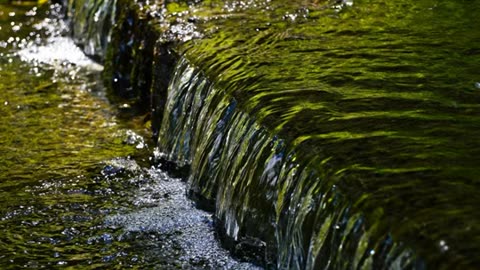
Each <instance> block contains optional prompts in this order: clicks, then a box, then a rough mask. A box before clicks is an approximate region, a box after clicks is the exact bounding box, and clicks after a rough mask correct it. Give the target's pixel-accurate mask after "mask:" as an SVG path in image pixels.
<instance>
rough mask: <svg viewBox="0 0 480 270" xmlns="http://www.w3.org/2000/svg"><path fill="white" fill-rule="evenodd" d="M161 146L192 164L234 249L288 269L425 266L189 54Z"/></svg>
mask: <svg viewBox="0 0 480 270" xmlns="http://www.w3.org/2000/svg"><path fill="white" fill-rule="evenodd" d="M159 147H160V150H161V151H162V152H164V153H166V154H167V155H168V159H170V160H175V161H177V162H180V163H181V164H190V165H191V176H190V178H189V180H188V181H189V185H190V190H191V193H192V195H193V196H194V197H195V196H199V197H201V198H203V199H204V200H206V201H209V202H211V203H212V206H214V207H213V208H214V209H215V216H216V218H217V219H218V223H219V224H220V226H221V229H222V230H223V231H224V233H225V235H226V236H227V238H229V239H231V240H232V242H234V245H233V249H241V248H242V247H244V246H245V245H246V246H248V247H250V248H252V247H253V248H256V249H257V253H256V254H255V256H256V257H257V259H261V260H263V261H266V262H267V263H273V262H276V267H278V268H280V269H290V268H296V269H322V268H329V269H331V268H333V269H350V268H355V269H378V268H389V267H392V268H398V269H405V268H412V267H414V266H418V264H420V263H421V262H420V261H418V260H416V259H415V257H414V256H413V253H412V250H410V249H409V248H408V247H406V246H404V245H402V244H399V243H395V242H394V240H393V239H392V237H391V236H390V235H389V234H388V232H383V233H379V232H378V231H377V229H378V228H376V225H375V224H370V225H368V224H366V222H365V219H364V217H363V215H362V214H361V213H360V212H355V211H353V210H352V209H353V206H352V205H351V203H349V201H348V200H347V199H346V198H345V197H344V196H343V195H342V193H341V192H339V191H338V189H337V187H336V186H335V184H334V182H335V181H334V179H332V178H334V177H335V175H332V174H330V173H329V172H328V169H327V168H328V166H327V165H328V159H326V160H311V161H310V162H312V163H314V162H320V163H321V164H323V165H325V166H324V167H325V171H317V170H314V169H311V166H310V165H311V164H309V163H301V162H300V161H298V157H297V154H296V152H295V150H292V149H291V148H289V147H288V146H287V145H286V144H285V143H284V141H282V139H280V138H278V137H277V136H275V135H271V134H270V133H269V132H268V131H267V130H266V129H265V128H263V127H262V126H259V125H258V124H257V123H256V121H255V119H253V118H251V117H250V116H249V115H248V114H246V113H244V112H242V110H241V109H239V108H238V106H237V101H236V100H235V99H234V98H232V97H228V96H226V95H224V94H223V93H222V91H219V89H217V87H216V86H215V84H213V83H212V82H210V81H209V80H208V79H207V78H206V77H205V76H204V74H203V73H202V72H201V71H199V70H198V69H196V68H195V67H194V66H192V65H191V64H190V63H189V62H188V61H187V60H186V59H185V58H182V59H181V60H180V61H179V62H178V64H177V66H176V68H175V73H174V76H173V79H172V80H171V83H170V85H169V88H168V98H167V103H166V106H165V114H164V117H163V121H162V128H161V131H160V137H159ZM312 167H316V166H312ZM213 203H214V205H213ZM259 251H260V255H259V254H258V252H259Z"/></svg>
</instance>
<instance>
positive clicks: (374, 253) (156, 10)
mask: <svg viewBox="0 0 480 270" xmlns="http://www.w3.org/2000/svg"><path fill="white" fill-rule="evenodd" d="M227 2H229V3H230V2H232V3H230V4H232V5H225V2H224V1H168V2H163V3H162V4H165V3H166V5H164V6H162V8H160V7H159V6H156V4H158V3H154V4H151V5H150V4H149V2H148V1H147V2H145V3H143V2H141V1H140V2H134V1H129V0H125V1H123V0H118V1H114V0H112V1H109V0H106V1H88V0H78V1H74V0H72V1H70V2H69V3H68V12H69V13H68V14H69V15H68V17H69V18H70V19H71V20H72V25H73V34H74V38H75V40H76V42H77V43H79V44H81V45H82V46H83V47H84V49H85V51H86V52H87V53H88V54H90V55H91V56H93V57H96V58H99V59H105V63H104V64H105V77H106V80H107V81H108V84H109V85H110V86H112V88H113V89H114V90H115V92H116V93H117V94H118V95H120V96H121V97H124V98H129V99H137V100H139V101H141V102H140V103H141V104H142V105H145V106H144V109H146V110H145V111H147V110H149V109H150V110H151V111H150V112H151V115H152V117H151V119H152V121H151V124H152V130H153V137H154V140H155V142H157V141H158V147H159V149H160V151H161V152H162V153H163V154H164V155H165V158H166V159H168V160H171V161H175V162H176V163H177V164H178V165H180V166H183V165H188V167H189V168H190V174H189V177H188V184H189V194H190V196H191V197H192V198H193V199H194V200H195V201H196V202H197V203H198V205H200V206H201V207H204V208H207V209H210V210H211V211H214V213H215V217H216V219H217V221H216V224H217V228H218V229H219V232H220V234H222V236H223V240H224V242H225V245H226V246H228V247H229V248H230V249H231V250H232V251H234V252H235V253H237V254H240V256H244V257H250V258H253V259H254V260H256V261H263V262H264V264H265V265H267V266H268V267H271V268H281V269H289V268H295V269H321V268H326V269H351V268H361V269H386V268H389V269H390V268H391V269H405V268H407V269H410V268H414V269H423V268H426V265H428V266H429V267H433V268H441V267H445V266H456V267H462V268H469V266H470V267H471V266H472V265H478V262H477V261H478V259H477V258H476V257H475V254H476V251H478V244H477V243H476V242H475V241H473V240H471V236H472V235H475V234H478V232H479V230H480V227H479V226H478V220H479V216H478V214H477V212H478V211H476V205H477V204H478V192H477V191H476V190H478V188H477V187H478V181H477V178H478V168H479V166H478V164H479V162H478V156H479V155H480V153H479V151H478V149H480V147H479V144H478V140H477V138H478V136H479V132H478V131H479V130H480V129H478V123H479V118H478V115H479V113H478V111H479V107H478V104H479V103H480V96H479V95H478V91H477V90H478V87H477V84H478V72H477V70H478V68H477V67H478V63H479V62H478V57H477V56H478V46H477V44H478V38H479V33H480V32H478V31H477V32H478V33H477V32H475V31H465V29H466V28H465V26H467V25H471V24H472V23H473V22H475V20H476V19H477V18H478V16H477V14H476V13H475V12H477V11H478V9H472V8H471V5H467V4H466V3H463V2H459V3H451V4H448V5H447V4H439V5H436V4H435V5H433V4H432V3H429V2H428V1H410V0H408V1H401V2H391V1H390V2H389V1H379V2H378V4H374V5H372V4H371V3H370V2H368V1H367V2H364V1H358V2H355V4H352V1H343V2H342V1H340V2H342V3H343V4H339V1H313V2H312V1H300V0H299V1H245V3H244V2H242V3H237V2H236V1H227ZM260 2H261V3H260ZM318 2H321V3H318ZM237 4H238V5H237ZM431 5H433V6H431ZM412 11H418V12H412ZM450 14H452V16H450ZM399 18H401V19H399ZM412 26H415V27H412ZM197 29H200V30H199V32H197ZM445 33H448V34H445ZM192 39H193V40H192ZM107 44H108V46H107ZM107 47H108V48H107ZM177 55H181V57H177ZM452 67H455V68H452ZM145 111H143V112H145Z"/></svg>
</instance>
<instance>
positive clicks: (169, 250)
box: [0, 5, 254, 269]
mask: <svg viewBox="0 0 480 270" xmlns="http://www.w3.org/2000/svg"><path fill="white" fill-rule="evenodd" d="M59 10H60V7H59V6H52V7H47V6H43V7H32V6H7V5H0V100H1V104H0V123H1V125H0V157H1V158H0V194H1V199H0V229H1V231H2V234H1V235H0V243H1V244H0V265H1V268H2V269H19V268H48V269H52V268H56V267H60V268H64V267H73V268H81V269H98V268H108V269H125V268H131V267H134V268H140V269H171V268H177V269H178V268H180V269H181V268H184V269H205V268H210V269H218V268H228V269H246V268H248V269H251V268H254V267H253V266H252V265H250V264H245V263H239V262H237V261H235V260H234V259H232V258H231V257H230V256H229V254H228V252H227V251H225V250H223V249H221V248H220V246H219V244H218V242H217V241H216V239H215V236H214V232H213V225H212V222H213V220H212V216H211V214H209V213H207V212H203V211H200V210H197V209H196V208H194V207H193V204H192V202H191V201H189V200H188V199H186V196H185V193H186V191H185V183H184V182H183V181H182V180H181V179H179V178H174V177H171V176H169V175H168V174H167V173H166V172H165V171H164V170H162V169H161V168H159V166H162V165H155V166H151V165H152V164H158V163H157V162H154V161H155V160H156V159H155V155H154V151H153V148H152V147H151V146H149V145H148V142H146V141H144V139H143V136H144V135H148V133H147V132H148V129H147V127H146V126H144V123H143V121H142V119H143V116H138V115H137V114H136V113H135V108H132V107H131V106H130V105H129V104H128V103H125V104H123V103H119V104H118V103H110V102H109V100H108V98H107V97H106V93H105V89H104V88H103V86H102V81H101V80H100V71H101V69H102V66H100V65H99V64H96V63H94V62H92V61H91V60H90V59H88V58H87V57H85V56H84V54H83V53H82V51H81V50H80V49H79V48H78V47H76V46H75V44H74V43H73V41H72V40H71V39H69V38H68V37H65V34H68V30H69V29H68V27H67V26H66V25H65V23H64V22H63V20H62V19H61V16H60V15H59V13H58V12H59ZM127 120H128V121H127ZM156 155H157V156H158V155H159V154H156Z"/></svg>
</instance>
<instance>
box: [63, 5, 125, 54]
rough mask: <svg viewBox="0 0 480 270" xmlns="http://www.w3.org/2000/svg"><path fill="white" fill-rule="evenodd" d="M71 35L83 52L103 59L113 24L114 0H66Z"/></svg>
mask: <svg viewBox="0 0 480 270" xmlns="http://www.w3.org/2000/svg"><path fill="white" fill-rule="evenodd" d="M67 1H68V3H67V4H66V6H67V17H68V19H70V21H71V23H72V36H73V39H74V41H75V43H77V44H79V45H81V46H82V47H83V50H84V52H85V54H87V55H88V56H90V57H94V58H96V59H104V58H105V54H106V50H107V45H108V43H109V42H110V37H111V31H112V26H113V25H114V24H115V7H116V0H96V1H91V0H67Z"/></svg>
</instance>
